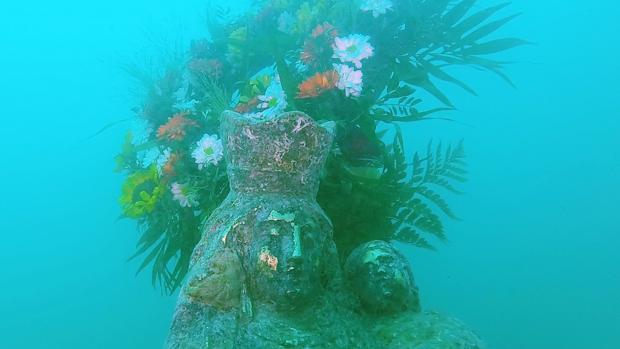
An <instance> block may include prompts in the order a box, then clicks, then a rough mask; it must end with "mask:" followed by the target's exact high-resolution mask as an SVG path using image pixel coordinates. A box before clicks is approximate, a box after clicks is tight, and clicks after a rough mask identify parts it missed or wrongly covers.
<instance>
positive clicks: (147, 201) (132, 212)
mask: <svg viewBox="0 0 620 349" xmlns="http://www.w3.org/2000/svg"><path fill="white" fill-rule="evenodd" d="M162 194H163V185H162V184H161V182H160V181H159V175H158V173H157V167H156V166H151V167H149V168H148V169H146V170H143V171H139V172H136V173H133V174H131V175H130V176H129V177H127V180H126V181H125V183H124V184H123V187H122V191H121V197H120V199H119V201H120V204H121V206H122V208H123V214H124V215H125V216H127V217H131V218H139V217H142V216H144V215H146V214H148V213H151V212H153V210H154V209H155V205H156V204H157V202H158V201H159V199H160V198H161V196H162Z"/></svg>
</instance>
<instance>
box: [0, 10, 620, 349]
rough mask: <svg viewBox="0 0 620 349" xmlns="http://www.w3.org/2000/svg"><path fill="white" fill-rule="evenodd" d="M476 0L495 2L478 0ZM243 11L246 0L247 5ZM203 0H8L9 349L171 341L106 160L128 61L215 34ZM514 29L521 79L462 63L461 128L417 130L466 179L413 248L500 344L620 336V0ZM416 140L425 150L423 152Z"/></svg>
mask: <svg viewBox="0 0 620 349" xmlns="http://www.w3.org/2000/svg"><path fill="white" fill-rule="evenodd" d="M483 3H492V2H489V1H485V2H483ZM239 6H240V7H241V6H242V5H239ZM205 8H206V7H205V2H204V1H185V2H184V3H182V4H173V3H172V2H166V1H142V0H140V1H132V2H129V1H123V2H121V1H108V2H105V3H89V2H77V1H62V0H61V1H56V2H43V1H34V2H29V3H27V4H18V3H17V2H11V3H8V4H7V3H3V4H2V5H0V47H1V48H2V50H1V51H0V53H1V54H0V76H1V78H0V101H1V102H2V103H1V105H2V106H3V109H2V111H1V112H0V118H1V123H0V130H2V133H1V134H2V136H1V137H0V155H1V159H2V167H1V169H2V171H0V180H1V183H2V185H1V186H0V212H1V213H0V232H2V237H3V243H2V244H0V263H1V265H2V266H3V268H2V273H1V274H0V277H1V280H2V283H1V285H2V287H1V288H0V310H1V311H2V313H3V317H2V320H0V334H2V340H1V341H0V343H1V345H0V347H2V348H134V349H135V348H159V347H161V344H162V343H163V341H164V338H165V336H166V332H167V328H168V325H169V321H170V318H171V315H172V310H173V306H174V302H175V298H174V297H167V296H162V295H160V294H159V292H157V291H155V290H153V289H152V288H151V286H150V280H149V277H148V275H146V274H145V275H140V276H139V277H137V278H136V277H135V276H134V271H135V269H136V267H137V263H136V262H129V263H127V262H126V259H127V256H129V255H131V253H132V252H133V249H134V243H135V241H136V238H137V233H136V232H135V227H134V225H133V223H132V222H130V221H125V220H121V221H116V217H117V216H118V215H119V213H120V212H119V208H118V205H117V196H118V190H119V186H120V184H121V181H122V177H121V176H120V175H117V174H114V173H112V168H113V167H114V163H113V156H114V155H115V154H116V152H117V151H118V149H119V146H120V142H121V140H122V137H123V135H124V131H125V126H123V125H121V126H119V127H114V128H111V129H109V130H108V131H107V132H105V133H103V134H101V135H99V136H98V137H96V138H94V139H90V140H85V139H86V138H87V137H88V136H89V135H91V134H93V133H94V132H96V131H97V130H99V129H100V128H101V127H102V126H104V125H106V124H108V123H109V122H112V121H116V120H120V119H124V118H127V117H130V116H131V115H132V113H131V111H130V109H131V107H133V105H134V102H135V100H134V99H133V97H132V95H131V94H130V93H129V91H130V87H131V86H130V84H129V82H128V79H127V77H126V76H125V75H124V74H123V73H122V72H121V71H120V70H119V65H120V64H121V63H123V62H126V61H127V60H129V59H133V58H134V57H136V56H137V57H139V58H141V59H142V58H143V57H151V56H155V53H156V52H159V51H160V50H159V49H158V47H172V46H173V45H176V44H179V45H183V44H184V43H186V42H187V41H188V40H189V39H191V38H194V37H198V36H200V35H202V34H203V33H204V28H203V27H202V25H201V20H202V19H203V18H204V16H203V13H204V12H203V10H204V9H205ZM510 8H511V10H512V11H522V12H523V13H524V14H523V16H522V17H521V18H519V19H518V20H517V21H515V22H514V23H512V24H511V25H510V26H508V27H507V28H506V29H505V30H504V32H503V33H505V34H509V35H515V36H519V37H523V38H526V39H528V40H530V41H533V42H535V43H536V44H535V45H531V46H528V47H524V48H521V49H518V50H514V51H512V52H510V53H509V54H507V55H505V57H507V58H508V59H509V60H513V61H516V62H517V63H516V64H514V65H512V66H510V67H509V68H508V73H509V75H510V76H511V77H512V78H513V80H514V81H515V83H516V84H517V85H518V89H516V90H515V89H512V88H511V87H509V86H507V85H506V84H505V83H503V82H502V81H500V80H499V79H497V78H496V77H495V76H491V75H489V74H485V73H481V72H477V71H470V70H463V71H462V72H460V76H461V77H463V80H465V81H468V82H470V84H471V85H473V87H474V88H475V89H476V90H477V91H478V92H479V95H480V96H479V97H473V96H470V95H466V94H464V93H462V92H461V91H459V90H456V89H454V90H450V91H449V92H450V94H451V95H452V96H453V99H454V102H455V103H456V104H457V106H458V107H459V111H458V112H456V113H455V114H454V118H456V119H457V120H458V121H459V122H460V123H442V122H439V121H437V122H429V123H421V124H414V125H408V126H406V127H405V129H406V131H407V135H408V137H409V138H410V139H409V143H408V144H411V145H412V146H413V147H415V148H416V149H422V148H423V147H424V145H425V144H426V142H427V140H428V139H429V137H431V136H433V137H436V138H442V139H445V140H458V139H460V138H465V140H466V145H467V148H468V158H469V166H470V173H471V174H470V181H469V182H468V184H467V185H466V187H465V191H466V195H463V196H462V197H459V198H452V199H451V204H452V205H453V206H454V209H455V211H457V212H458V213H459V215H460V216H461V218H462V220H461V221H455V222H450V223H449V226H448V232H449V237H450V241H449V243H448V244H447V245H445V246H442V247H441V248H440V251H439V252H438V253H431V252H425V251H420V250H417V249H411V248H408V247H403V248H404V250H405V251H406V252H407V254H408V256H410V257H411V260H412V263H413V268H414V272H415V274H416V278H417V281H418V283H419V286H420V288H421V295H422V297H423V298H422V302H423V304H424V306H425V307H426V308H432V309H438V310H441V311H444V312H447V313H451V314H453V315H456V316H458V317H459V318H461V319H462V320H464V321H465V322H466V323H468V324H469V325H470V326H471V327H473V328H475V329H476V330H477V331H478V332H479V334H480V335H481V336H482V337H483V338H484V339H485V340H486V341H487V342H488V344H489V347H490V348H506V349H523V348H528V349H549V348H554V349H555V348H557V349H577V348H591V349H615V348H618V347H619V346H620V315H619V314H620V298H619V297H618V295H619V294H620V272H619V271H618V265H620V257H619V255H618V253H617V249H618V247H619V246H620V238H619V237H618V235H619V233H620V221H619V220H618V219H617V216H616V213H617V212H618V209H619V208H620V182H619V179H618V178H620V151H619V150H618V149H620V118H619V117H620V106H619V104H618V102H617V95H618V92H619V91H618V90H619V89H618V87H617V82H618V81H620V68H619V67H618V58H619V57H618V56H619V54H618V47H617V40H618V39H617V37H616V36H617V33H620V24H619V23H618V20H617V19H618V18H619V17H620V6H618V5H617V4H616V3H615V2H611V1H591V2H581V3H567V2H563V1H562V2H561V1H555V0H553V1H545V2H544V3H542V4H541V3H540V2H538V1H531V0H530V1H515V2H514V3H513V5H512V6H511V7H510ZM411 150H412V149H411Z"/></svg>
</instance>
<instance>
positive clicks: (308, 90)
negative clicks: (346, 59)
mask: <svg viewBox="0 0 620 349" xmlns="http://www.w3.org/2000/svg"><path fill="white" fill-rule="evenodd" d="M337 84H338V72H336V71H335V70H329V71H327V72H324V73H316V74H315V75H314V76H312V77H310V78H308V79H307V80H306V81H304V82H302V83H301V84H300V85H299V93H298V94H297V98H312V97H318V96H319V95H320V94H321V93H323V92H325V91H327V90H331V89H333V88H335V87H336V85H337Z"/></svg>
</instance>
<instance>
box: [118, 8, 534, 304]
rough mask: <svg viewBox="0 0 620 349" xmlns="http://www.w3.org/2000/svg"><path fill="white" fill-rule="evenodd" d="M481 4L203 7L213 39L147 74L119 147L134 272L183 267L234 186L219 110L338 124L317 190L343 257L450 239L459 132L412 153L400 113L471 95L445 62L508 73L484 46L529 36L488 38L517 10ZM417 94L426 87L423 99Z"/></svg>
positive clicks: (167, 281)
mask: <svg viewBox="0 0 620 349" xmlns="http://www.w3.org/2000/svg"><path fill="white" fill-rule="evenodd" d="M476 3H477V2H476V1H475V0H456V1H447V0H446V1H443V0H317V1H303V0H263V1H255V4H254V5H253V7H252V9H251V10H250V11H248V12H247V13H245V14H243V15H242V16H239V17H238V18H232V19H231V18H226V17H227V15H226V13H225V11H221V10H220V11H219V15H218V16H214V17H210V18H209V20H208V29H209V33H210V37H209V38H208V39H199V40H195V41H193V42H192V45H191V48H190V49H189V52H188V53H187V55H186V57H184V59H183V60H182V63H180V64H176V65H171V66H169V67H167V69H166V71H165V72H164V73H163V74H161V75H160V76H157V77H155V78H148V79H146V78H144V79H143V80H145V81H146V82H147V83H146V95H145V98H144V100H143V103H142V104H141V105H140V106H139V108H137V117H138V118H139V120H142V121H143V125H144V127H142V129H141V130H139V132H134V133H129V134H128V136H127V138H126V140H125V144H124V146H123V149H122V152H121V154H119V155H118V156H117V158H116V160H117V167H118V170H120V171H125V172H127V173H128V176H127V180H126V182H125V184H124V185H123V188H122V195H121V198H120V203H121V205H122V210H123V215H124V216H126V217H129V218H132V219H136V220H137V222H138V224H139V228H140V232H141V238H140V240H139V242H138V249H137V251H136V255H135V256H142V257H143V258H144V259H143V263H142V265H141V267H140V270H142V269H144V268H145V267H147V266H151V267H152V270H153V272H152V276H153V282H154V283H157V284H159V285H160V286H161V287H162V288H163V289H164V290H166V291H168V292H173V291H174V290H175V289H176V288H177V287H178V286H179V284H180V282H181V280H182V278H183V277H184V275H185V274H186V272H187V269H188V264H189V259H190V255H191V253H192V250H193V248H194V246H195V244H196V243H197V242H198V240H199V239H200V224H201V222H202V221H204V220H205V219H206V218H207V217H208V216H209V215H210V214H211V212H212V211H213V210H214V209H215V208H216V207H217V206H218V205H219V204H220V203H221V202H222V200H223V199H224V198H225V197H226V195H227V193H228V191H229V188H228V180H227V176H226V164H225V162H224V161H223V159H222V157H223V147H222V141H221V139H220V138H219V136H218V132H219V117H220V114H221V113H222V112H223V111H224V110H227V109H232V110H235V111H237V112H239V113H241V114H243V115H244V116H246V117H247V118H252V119H257V120H265V119H269V118H273V117H275V116H276V115H278V114H279V113H281V112H283V111H289V110H299V111H303V112H305V113H307V114H308V115H310V116H311V117H313V118H315V119H317V120H325V121H333V122H334V123H335V124H336V142H335V145H334V147H333V150H332V154H331V156H330V158H329V160H328V164H327V166H326V169H325V173H324V175H323V178H322V181H321V187H320V191H319V195H318V201H319V203H320V204H321V206H322V207H323V208H324V209H325V211H326V212H327V214H328V215H329V216H330V218H331V219H332V221H333V224H334V227H335V233H334V234H335V236H334V238H335V240H336V243H337V245H338V249H339V252H340V253H341V255H342V256H346V255H347V254H348V253H349V252H350V251H351V250H352V249H353V248H354V247H355V246H357V245H359V244H360V243H363V242H366V241H369V240H377V239H380V240H386V241H389V240H398V241H402V242H406V243H411V244H414V245H416V246H420V247H424V248H433V245H432V243H431V240H429V237H435V238H438V239H439V240H443V239H445V233H444V228H443V224H442V217H452V218H454V217H455V215H454V214H453V212H452V211H451V210H450V208H449V206H448V204H447V203H446V201H445V200H444V199H443V195H445V194H446V193H449V192H454V193H458V189H457V188H456V184H458V183H459V182H462V181H464V180H465V176H466V170H465V162H464V157H465V153H464V148H463V144H462V143H459V144H455V145H452V146H448V147H446V146H442V144H440V143H439V144H436V145H433V144H429V146H428V149H426V150H425V151H424V152H423V153H421V154H420V153H416V154H415V155H414V156H413V158H412V159H411V160H409V161H408V160H407V159H406V158H405V150H404V146H405V145H404V140H403V137H402V135H401V132H400V130H399V126H398V125H399V123H402V122H414V121H420V120H426V119H429V118H434V117H435V116H436V115H441V114H442V113H446V112H448V111H450V110H451V109H454V106H453V104H452V102H451V101H450V99H449V98H448V97H447V96H446V95H445V94H444V93H443V92H442V90H441V86H442V84H445V83H451V84H455V85H457V86H459V87H461V88H463V89H465V90H466V91H469V92H471V93H474V91H473V90H472V89H471V88H470V87H469V86H468V85H467V84H465V83H464V82H462V81H460V80H458V79H457V78H456V77H454V76H453V75H451V74H450V72H449V68H450V67H452V66H472V67H475V68H480V69H482V70H487V71H490V72H493V73H495V74H497V75H498V76H500V77H501V78H503V79H505V80H506V81H508V82H509V83H510V80H508V77H507V76H506V75H505V74H504V73H503V71H502V68H503V66H504V63H503V62H501V61H498V60H494V59H492V58H490V57H489V55H493V54H496V53H499V52H501V51H504V50H507V49H511V48H513V47H516V46H519V45H522V44H524V43H525V42H524V41H522V40H519V39H515V38H500V39H488V37H489V35H491V34H493V33H494V32H495V31H496V30H498V29H499V28H501V27H502V26H503V25H504V24H506V23H507V22H509V21H510V20H512V19H513V18H514V17H515V16H514V15H513V16H508V17H503V18H499V19H494V18H493V17H494V16H495V15H496V14H497V13H498V12H499V11H500V10H502V9H503V8H504V7H505V6H506V4H502V5H498V6H494V7H490V8H484V9H481V10H474V8H475V5H476ZM212 12H218V11H212ZM424 96H430V97H431V98H427V100H425V101H424V102H425V103H422V102H423V101H422V98H423V97H424ZM425 105H435V107H429V108H425V107H424V106H425ZM441 118H445V117H444V116H441ZM390 130H391V131H392V132H391V133H392V134H393V137H390V140H388V139H387V138H388V137H387V135H388V132H389V131H390ZM136 134H140V135H141V136H136ZM267 257H268V256H267V255H266V257H265V258H266V261H267V262H268V263H269V260H268V258H267Z"/></svg>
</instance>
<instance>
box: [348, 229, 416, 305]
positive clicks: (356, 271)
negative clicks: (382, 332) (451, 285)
mask: <svg viewBox="0 0 620 349" xmlns="http://www.w3.org/2000/svg"><path fill="white" fill-rule="evenodd" d="M344 271H345V277H346V280H347V283H348V285H349V287H350V289H351V291H353V292H354V293H355V294H356V295H357V296H358V297H359V299H360V301H361V302H362V305H363V306H364V307H365V308H366V309H367V310H369V311H371V312H374V313H382V314H393V313H398V312H401V311H405V310H413V311H419V310H420V301H419V297H418V288H417V287H416V285H415V281H414V279H413V273H412V272H411V268H410V266H409V263H408V262H407V260H406V259H405V257H404V256H403V255H402V254H401V253H400V252H398V251H397V250H396V249H395V248H394V247H393V246H392V245H391V244H389V243H388V242H385V241H380V240H375V241H370V242H367V243H365V244H363V245H361V246H359V247H357V248H356V249H355V250H353V252H351V254H350V255H349V257H348V258H347V261H346V263H345V267H344Z"/></svg>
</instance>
